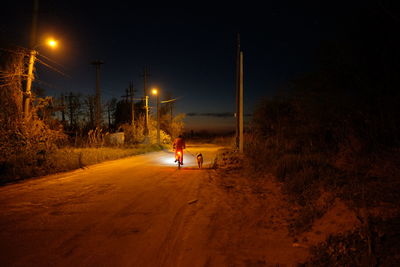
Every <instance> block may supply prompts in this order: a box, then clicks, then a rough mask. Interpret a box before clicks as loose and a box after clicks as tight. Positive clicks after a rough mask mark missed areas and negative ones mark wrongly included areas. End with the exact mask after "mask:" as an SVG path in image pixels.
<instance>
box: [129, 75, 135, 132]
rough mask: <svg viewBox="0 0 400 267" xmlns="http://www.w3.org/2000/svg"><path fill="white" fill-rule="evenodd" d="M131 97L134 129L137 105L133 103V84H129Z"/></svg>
mask: <svg viewBox="0 0 400 267" xmlns="http://www.w3.org/2000/svg"><path fill="white" fill-rule="evenodd" d="M129 96H130V98H131V118H132V127H134V126H135V103H134V102H133V84H132V82H130V83H129Z"/></svg>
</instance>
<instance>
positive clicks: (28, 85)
mask: <svg viewBox="0 0 400 267" xmlns="http://www.w3.org/2000/svg"><path fill="white" fill-rule="evenodd" d="M36 54H37V52H36V51H35V50H34V49H32V50H31V51H30V53H29V65H28V77H27V80H26V91H25V101H24V115H25V118H28V117H29V115H30V105H31V96H32V92H31V87H32V81H33V80H34V78H35V77H34V75H33V64H34V63H35V59H36Z"/></svg>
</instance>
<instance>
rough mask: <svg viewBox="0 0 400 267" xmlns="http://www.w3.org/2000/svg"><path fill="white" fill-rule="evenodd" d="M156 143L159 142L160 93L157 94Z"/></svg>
mask: <svg viewBox="0 0 400 267" xmlns="http://www.w3.org/2000/svg"><path fill="white" fill-rule="evenodd" d="M157 144H159V145H160V144H161V143H160V93H158V94H157Z"/></svg>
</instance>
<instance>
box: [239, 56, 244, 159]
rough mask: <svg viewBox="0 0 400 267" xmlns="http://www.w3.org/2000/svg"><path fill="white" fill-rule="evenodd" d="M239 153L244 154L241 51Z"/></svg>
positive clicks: (241, 58)
mask: <svg viewBox="0 0 400 267" xmlns="http://www.w3.org/2000/svg"><path fill="white" fill-rule="evenodd" d="M239 65H240V67H239V110H238V111H239V151H240V153H243V141H244V140H243V52H242V51H240V62H239Z"/></svg>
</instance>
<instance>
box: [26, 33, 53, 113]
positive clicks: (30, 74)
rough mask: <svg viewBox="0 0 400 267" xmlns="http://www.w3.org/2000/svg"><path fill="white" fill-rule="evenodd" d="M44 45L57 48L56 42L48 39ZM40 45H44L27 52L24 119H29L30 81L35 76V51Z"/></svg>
mask: <svg viewBox="0 0 400 267" xmlns="http://www.w3.org/2000/svg"><path fill="white" fill-rule="evenodd" d="M45 44H47V45H49V46H50V47H53V48H55V47H56V46H57V41H55V40H53V39H50V40H48V41H47V42H46V43H45ZM42 45H44V44H39V45H36V46H34V47H33V48H32V49H31V51H30V52H29V65H28V77H27V80H26V91H25V100H24V115H25V118H28V117H29V113H30V104H31V96H32V91H31V88H32V81H33V80H34V79H35V76H34V75H33V66H34V64H35V60H36V56H37V54H38V52H37V51H36V50H35V49H36V48H38V47H39V46H42Z"/></svg>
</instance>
